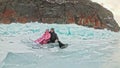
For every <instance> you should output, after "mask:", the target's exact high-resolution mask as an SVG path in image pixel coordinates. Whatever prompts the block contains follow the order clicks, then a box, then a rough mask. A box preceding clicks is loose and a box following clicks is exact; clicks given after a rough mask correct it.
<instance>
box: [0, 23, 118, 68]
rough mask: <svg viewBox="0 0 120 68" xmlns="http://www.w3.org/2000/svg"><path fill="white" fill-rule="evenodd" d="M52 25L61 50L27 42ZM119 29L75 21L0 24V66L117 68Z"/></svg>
mask: <svg viewBox="0 0 120 68" xmlns="http://www.w3.org/2000/svg"><path fill="white" fill-rule="evenodd" d="M52 27H53V28H55V31H56V33H57V34H58V37H59V39H60V40H61V41H62V42H64V43H68V44H69V46H68V47H67V48H65V49H59V48H58V47H55V48H41V49H32V47H31V45H32V43H31V41H30V40H29V39H32V40H35V39H37V38H38V37H40V36H41V35H42V33H43V32H44V31H45V29H50V28H52ZM119 57H120V32H118V33H115V32H111V31H109V30H106V29H104V30H98V29H96V30H95V29H93V28H87V27H83V26H78V25H75V24H68V25H63V24H59V25H57V24H41V23H27V24H19V23H16V24H15V23H12V24H9V25H4V24H0V68H120V65H119V64H120V58H119Z"/></svg>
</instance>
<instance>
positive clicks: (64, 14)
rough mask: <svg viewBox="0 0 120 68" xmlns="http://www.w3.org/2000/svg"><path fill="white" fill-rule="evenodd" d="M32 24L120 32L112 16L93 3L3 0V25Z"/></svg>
mask: <svg viewBox="0 0 120 68" xmlns="http://www.w3.org/2000/svg"><path fill="white" fill-rule="evenodd" d="M31 21H32V22H35V21H38V22H43V23H60V24H61V23H64V24H70V23H76V24H78V25H83V26H88V27H93V28H96V29H104V28H107V29H109V30H112V31H119V30H120V28H119V26H118V24H117V23H116V21H115V20H114V17H113V14H112V12H110V11H109V10H107V9H105V8H104V7H102V6H101V5H99V4H97V3H94V2H92V1H90V0H0V23H6V24H9V23H12V22H19V23H27V22H31Z"/></svg>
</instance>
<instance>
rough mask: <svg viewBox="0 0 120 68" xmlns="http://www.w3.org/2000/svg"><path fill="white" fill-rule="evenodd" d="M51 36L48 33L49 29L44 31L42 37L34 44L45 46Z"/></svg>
mask: <svg viewBox="0 0 120 68" xmlns="http://www.w3.org/2000/svg"><path fill="white" fill-rule="evenodd" d="M50 37H51V34H50V33H49V29H46V31H45V33H44V34H43V35H42V37H40V38H38V39H37V40H35V41H34V42H35V43H37V44H41V45H43V44H47V43H48V41H49V40H50Z"/></svg>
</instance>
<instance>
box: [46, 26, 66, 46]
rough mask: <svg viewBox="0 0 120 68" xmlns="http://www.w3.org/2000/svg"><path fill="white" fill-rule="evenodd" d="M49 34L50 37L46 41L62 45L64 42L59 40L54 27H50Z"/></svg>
mask: <svg viewBox="0 0 120 68" xmlns="http://www.w3.org/2000/svg"><path fill="white" fill-rule="evenodd" d="M50 34H51V37H50V40H49V42H48V43H55V42H58V43H59V47H60V48H61V47H63V46H64V44H63V43H61V42H60V41H59V38H58V36H57V34H56V33H55V31H54V28H51V30H50Z"/></svg>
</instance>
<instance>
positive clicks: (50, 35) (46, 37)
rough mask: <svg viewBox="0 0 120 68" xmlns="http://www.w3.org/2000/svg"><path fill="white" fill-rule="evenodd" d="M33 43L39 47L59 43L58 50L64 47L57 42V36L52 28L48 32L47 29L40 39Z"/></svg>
mask: <svg viewBox="0 0 120 68" xmlns="http://www.w3.org/2000/svg"><path fill="white" fill-rule="evenodd" d="M34 42H35V43H37V44H41V45H43V44H49V43H59V47H60V48H62V47H63V46H64V44H63V43H61V42H60V41H59V39H58V36H57V34H56V33H55V31H54V28H51V30H50V31H49V30H48V29H47V30H46V31H45V33H44V34H43V35H42V37H40V38H38V39H37V40H35V41H34Z"/></svg>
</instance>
